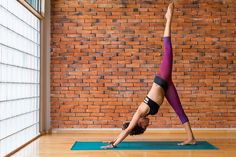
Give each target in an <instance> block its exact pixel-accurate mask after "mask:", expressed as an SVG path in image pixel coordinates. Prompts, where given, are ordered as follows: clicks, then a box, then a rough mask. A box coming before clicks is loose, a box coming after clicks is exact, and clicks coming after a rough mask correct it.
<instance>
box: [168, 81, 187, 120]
mask: <svg viewBox="0 0 236 157" xmlns="http://www.w3.org/2000/svg"><path fill="white" fill-rule="evenodd" d="M165 97H166V99H167V101H168V102H169V104H170V105H171V107H172V108H173V109H174V111H175V113H176V114H177V115H178V117H179V119H180V120H181V122H182V124H184V123H186V122H188V121H189V120H188V117H187V116H186V114H185V112H184V110H183V107H182V105H181V102H180V99H179V96H178V93H177V91H176V88H175V86H174V84H173V82H172V81H171V82H170V81H169V82H168V88H167V90H166V93H165Z"/></svg>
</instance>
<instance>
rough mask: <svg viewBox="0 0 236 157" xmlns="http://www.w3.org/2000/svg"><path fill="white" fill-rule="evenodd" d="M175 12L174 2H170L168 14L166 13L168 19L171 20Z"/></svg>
mask: <svg viewBox="0 0 236 157" xmlns="http://www.w3.org/2000/svg"><path fill="white" fill-rule="evenodd" d="M173 12H174V2H172V3H170V4H169V6H168V9H167V12H166V15H165V18H166V19H167V20H171V18H172V15H173Z"/></svg>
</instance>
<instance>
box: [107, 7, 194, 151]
mask: <svg viewBox="0 0 236 157" xmlns="http://www.w3.org/2000/svg"><path fill="white" fill-rule="evenodd" d="M173 10H174V4H173V3H171V4H169V6H168V10H167V12H166V15H165V18H166V26H165V31H164V54H163V58H162V63H161V65H160V68H159V71H158V73H157V74H156V75H155V78H154V82H153V85H152V87H151V89H150V91H149V92H148V94H147V96H146V98H145V99H144V102H142V103H141V104H140V105H139V107H138V109H137V111H136V112H135V114H134V115H133V117H132V120H131V121H130V122H127V123H124V124H123V128H122V131H121V133H120V134H119V136H118V137H117V138H116V139H115V140H114V141H112V142H109V145H107V146H103V147H102V148H103V149H108V148H114V147H116V146H117V145H118V144H119V143H120V142H122V141H123V140H124V139H125V138H126V137H127V136H128V135H138V134H142V133H143V132H144V131H145V130H146V128H147V126H148V124H149V119H148V118H147V116H148V115H155V114H156V113H157V112H158V110H159V107H160V105H161V104H162V103H163V100H164V97H166V99H167V101H168V102H169V104H170V105H171V106H172V108H173V109H174V111H175V112H176V114H177V115H178V117H179V119H180V120H181V122H182V124H183V126H184V128H185V130H186V132H187V135H188V138H187V140H185V141H183V142H182V143H179V145H186V144H195V143H196V140H195V138H194V136H193V133H192V130H191V127H190V123H189V120H188V117H187V116H186V114H185V112H184V110H183V108H182V105H181V102H180V99H179V96H178V94H177V91H176V88H175V86H174V84H173V82H172V77H171V74H172V63H173V54H172V45H171V36H170V33H171V20H172V15H173Z"/></svg>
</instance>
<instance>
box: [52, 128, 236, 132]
mask: <svg viewBox="0 0 236 157" xmlns="http://www.w3.org/2000/svg"><path fill="white" fill-rule="evenodd" d="M192 130H193V131H194V132H212V133H214V132H217V133H225V132H227V133H229V132H232V133H236V128H193V129H192ZM51 131H52V133H117V132H119V131H121V128H54V129H52V130H51ZM146 132H147V133H185V131H184V128H148V129H147V130H146Z"/></svg>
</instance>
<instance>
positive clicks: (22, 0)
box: [17, 0, 45, 20]
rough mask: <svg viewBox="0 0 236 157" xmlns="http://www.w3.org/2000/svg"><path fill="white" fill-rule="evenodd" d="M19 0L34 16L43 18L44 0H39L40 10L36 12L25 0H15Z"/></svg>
mask: <svg viewBox="0 0 236 157" xmlns="http://www.w3.org/2000/svg"><path fill="white" fill-rule="evenodd" d="M17 1H18V2H20V3H21V4H22V5H23V6H24V7H26V8H27V9H28V10H29V11H30V12H32V13H33V14H34V15H35V16H36V17H38V18H39V19H40V20H42V19H43V18H44V13H45V0H39V1H40V2H41V9H40V10H41V11H40V12H38V11H37V10H36V9H35V8H33V7H32V6H31V5H30V4H29V3H28V2H27V1H26V0H17Z"/></svg>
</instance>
